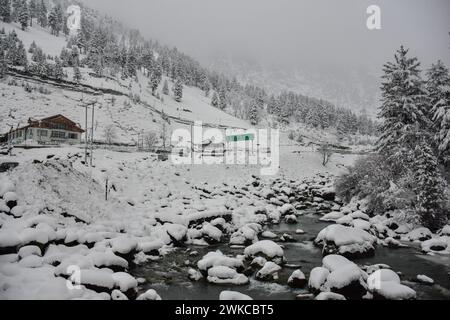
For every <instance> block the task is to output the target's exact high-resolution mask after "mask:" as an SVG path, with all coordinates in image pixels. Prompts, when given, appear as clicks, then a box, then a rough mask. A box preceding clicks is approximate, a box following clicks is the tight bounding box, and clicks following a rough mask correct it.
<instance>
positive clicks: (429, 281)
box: [417, 274, 434, 285]
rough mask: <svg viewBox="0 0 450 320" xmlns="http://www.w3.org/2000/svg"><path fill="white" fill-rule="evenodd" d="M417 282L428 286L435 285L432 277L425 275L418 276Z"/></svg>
mask: <svg viewBox="0 0 450 320" xmlns="http://www.w3.org/2000/svg"><path fill="white" fill-rule="evenodd" d="M417 281H419V282H420V283H423V284H428V285H433V284H434V280H433V279H431V278H430V277H428V276H426V275H423V274H419V275H417Z"/></svg>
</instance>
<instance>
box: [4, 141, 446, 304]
mask: <svg viewBox="0 0 450 320" xmlns="http://www.w3.org/2000/svg"><path fill="white" fill-rule="evenodd" d="M15 153H16V156H15V157H12V158H7V160H11V161H17V162H19V163H20V165H19V167H18V168H16V169H15V170H13V171H11V172H8V173H2V174H0V197H2V199H1V200H0V212H1V213H0V217H1V219H0V226H1V229H0V254H1V255H0V298H2V299H39V298H48V299H73V298H81V299H93V298H98V299H110V298H114V299H116V298H117V299H119V298H125V297H128V298H136V297H138V296H140V294H144V295H143V296H140V297H141V298H147V299H156V298H158V297H159V296H158V295H157V294H156V293H155V292H153V291H149V292H147V294H145V292H146V290H147V289H148V290H151V289H152V288H156V287H155V286H154V284H153V283H151V282H149V281H151V279H152V277H151V276H148V275H144V274H143V273H142V272H141V271H142V269H141V271H139V268H142V267H145V266H150V265H152V263H154V262H153V261H158V260H161V259H162V260H166V259H170V257H171V256H172V254H173V253H171V252H173V250H175V248H177V247H185V246H187V249H189V251H188V255H189V256H190V257H192V258H191V259H186V260H190V261H185V264H184V266H179V268H181V269H180V272H185V276H186V281H189V280H188V276H189V277H190V278H191V279H192V280H195V281H199V282H198V283H212V284H213V285H220V284H221V285H224V284H226V285H230V284H232V285H233V286H234V285H249V286H250V287H252V286H253V287H258V286H261V287H264V286H269V287H270V286H281V287H283V286H284V285H285V284H287V279H285V277H286V270H291V268H293V267H295V266H292V262H291V261H290V260H289V259H286V255H287V252H295V251H296V249H295V246H296V245H298V246H300V247H302V246H303V248H304V247H309V248H310V249H311V250H310V252H311V256H314V257H315V258H314V259H312V260H313V261H314V263H315V264H316V265H315V267H320V266H321V264H322V262H321V261H320V260H321V259H322V257H321V256H322V254H321V252H320V250H319V249H323V250H324V251H325V252H326V253H329V254H342V255H346V256H348V257H350V258H360V257H366V256H371V255H373V254H374V252H376V250H377V247H379V246H386V247H393V246H394V247H395V246H398V244H402V243H403V242H402V243H400V242H398V240H401V238H402V237H403V238H404V239H403V240H413V241H424V240H428V239H430V238H431V237H432V238H433V239H434V240H433V241H440V243H441V244H442V243H447V244H448V235H447V233H446V232H447V231H446V230H444V231H443V232H444V233H443V234H441V235H440V236H439V237H438V236H434V235H431V234H428V233H427V232H426V230H418V231H417V230H416V231H414V232H412V233H407V232H408V231H410V230H405V229H404V228H401V230H398V231H399V232H396V231H394V230H392V229H395V228H394V227H393V225H392V223H391V222H392V221H390V220H389V219H386V218H380V217H377V218H369V217H368V216H367V215H365V214H364V208H363V206H362V205H361V204H360V203H353V204H352V205H350V206H342V203H341V202H340V201H339V199H336V198H335V195H334V192H333V188H332V182H333V181H332V178H331V176H329V174H339V173H341V172H343V171H344V170H345V165H349V164H351V163H352V161H353V159H354V156H352V155H335V156H333V158H332V161H331V163H330V164H329V165H328V168H327V169H326V170H324V168H323V167H322V165H321V164H320V161H319V157H320V156H319V155H317V154H313V153H303V154H295V153H291V151H289V152H285V154H283V156H282V157H281V169H280V174H279V175H278V176H276V177H271V178H264V179H260V178H258V177H257V176H255V174H256V173H257V172H258V171H259V170H258V168H257V167H244V166H230V167H225V166H206V167H205V166H174V165H172V164H171V163H170V162H158V161H156V160H155V159H154V157H152V156H151V155H148V154H144V153H118V152H110V151H106V150H98V151H97V152H96V153H95V156H96V158H95V167H94V168H90V167H86V166H84V165H83V164H82V160H83V150H81V149H77V148H60V149H42V150H41V149H39V150H16V151H15ZM326 171H328V173H327V172H326ZM318 173H321V175H319V176H318V175H317V174H318ZM107 179H108V186H109V188H110V194H109V198H108V200H105V184H106V180H107ZM311 215H313V217H314V218H313V219H314V220H317V221H318V220H319V218H322V219H324V220H327V221H331V222H334V221H336V222H337V224H332V225H331V226H328V227H327V228H326V229H324V230H322V231H321V232H320V233H319V231H320V230H315V229H312V230H311V229H310V230H300V229H304V228H305V226H304V225H302V219H303V217H304V216H311ZM280 222H282V225H291V226H293V228H295V231H296V232H294V230H291V232H275V233H273V232H271V231H275V230H276V228H277V225H278V224H279V223H280ZM298 222H300V223H299V224H298ZM321 223H322V225H321V229H323V228H325V227H326V226H327V225H328V223H327V224H326V225H324V224H323V222H321ZM397 227H398V226H397ZM402 227H403V226H402ZM297 229H298V230H297ZM341 229H342V230H341ZM269 231H270V232H269ZM305 231H306V234H304V232H305ZM400 231H401V232H400ZM317 236H318V237H317ZM312 240H315V241H314V243H315V246H314V244H313V241H312ZM294 241H295V242H294ZM446 241H447V242H446ZM427 243H429V242H425V244H423V245H424V246H426V244H427ZM218 245H219V246H227V247H229V248H230V249H231V250H233V251H232V252H233V254H232V255H228V254H229V252H225V250H222V251H223V252H221V253H219V252H216V250H213V248H211V250H208V248H209V246H213V247H217V246H218ZM199 246H200V247H199ZM196 248H197V250H196ZM199 248H201V250H200V249H199ZM286 248H288V249H287V251H286ZM318 248H319V249H318ZM428 248H429V249H430V250H434V249H440V248H437V247H436V246H433V244H431V243H430V246H428ZM447 249H448V247H446V248H444V250H447ZM176 250H177V251H179V250H186V247H185V248H184V249H176ZM386 250H388V249H386ZM195 251H202V252H204V254H202V255H200V254H198V253H196V252H195ZM211 252H216V253H215V254H213V253H211ZM417 253H419V252H418V251H417ZM305 259H309V258H308V257H305ZM169 261H170V260H169ZM370 262H371V263H372V262H373V261H370ZM376 263H377V264H378V263H384V262H383V261H377V262H376ZM323 264H324V267H325V269H327V270H328V272H329V273H330V275H329V276H330V279H328V280H329V281H330V282H329V283H328V280H327V279H325V280H327V281H325V282H324V283H322V284H321V285H320V286H319V287H320V288H317V289H318V291H325V292H329V291H333V292H335V293H337V292H340V293H344V295H345V292H346V291H345V290H344V291H342V290H341V289H342V288H343V287H345V285H352V286H354V283H353V282H354V281H353V280H355V281H356V280H357V281H359V282H360V284H361V286H359V287H358V288H357V292H359V293H363V294H361V295H359V294H358V297H362V296H364V297H369V298H370V297H373V296H374V295H375V296H376V295H378V297H380V296H382V295H383V294H384V295H385V297H388V298H398V297H406V298H412V297H415V296H416V294H414V295H413V294H412V291H410V290H411V289H406V288H405V287H403V286H404V283H403V284H400V283H397V282H398V281H397V280H395V281H397V282H396V283H397V284H395V285H393V286H388V289H390V290H391V291H388V292H387V293H386V292H384V291H383V292H382V293H380V292H374V290H373V288H372V289H371V288H370V283H368V278H369V275H370V274H371V272H375V271H376V269H379V268H380V266H378V267H372V268H371V269H367V265H366V266H363V265H359V264H358V266H356V265H355V267H352V268H353V269H352V270H349V271H348V272H347V271H345V270H344V271H342V272H340V273H333V272H334V271H335V270H330V269H329V268H327V267H326V265H327V264H326V262H325V261H324V262H323ZM373 264H375V262H374V263H373ZM352 266H353V265H352ZM297 267H298V268H300V267H302V263H301V261H300V263H299V264H298V266H297ZM384 267H385V266H384ZM384 267H383V268H384ZM74 268H75V269H74ZM77 268H78V269H77ZM311 269H312V268H311ZM311 269H303V268H302V271H303V272H302V273H305V274H306V278H307V279H309V282H310V287H311V279H310V275H309V272H310V271H311ZM349 269H351V268H350V267H349ZM356 270H358V271H356ZM74 271H75V274H73V272H74ZM78 271H79V274H78V275H79V276H80V277H79V279H80V280H81V283H80V284H81V286H80V288H79V289H75V290H73V289H71V287H70V286H69V287H68V286H67V282H66V279H67V278H68V277H69V276H70V275H73V276H72V279H75V280H76V279H77V278H76V276H77V272H78ZM291 271H292V272H294V271H295V270H294V269H292V270H291ZM395 271H402V270H395ZM292 272H291V273H292ZM300 272H301V271H297V273H296V275H299V274H300ZM323 273H325V271H323ZM356 273H358V274H359V275H360V277H359V278H358V279H356V278H355V279H353V278H352V277H353V275H352V274H356ZM300 275H301V274H300ZM256 278H259V280H257V279H256ZM327 278H328V276H327ZM280 279H282V281H283V284H282V283H280ZM307 279H305V280H307ZM352 279H353V280H352ZM421 279H425V278H421ZM403 280H408V279H402V281H403ZM409 280H410V279H409ZM300 282H302V281H300ZM304 282H305V281H304ZM313 282H314V281H313ZM297 283H298V282H297ZM305 283H306V282H305ZM327 283H328V284H329V285H327ZM331 284H334V286H333V285H331ZM155 285H156V284H155ZM440 285H441V286H443V287H445V286H446V285H447V284H440ZM313 287H314V286H313ZM392 287H393V289H392ZM228 288H229V287H228ZM305 288H306V286H305ZM334 288H337V289H334ZM299 289H301V288H297V289H293V291H292V292H297V293H298V290H299ZM353 289H354V288H353ZM388 289H386V290H388ZM400 289H401V290H400ZM236 290H239V289H238V288H237V289H236ZM283 290H284V289H283ZM363 290H365V292H362V291H363ZM392 290H393V291H395V293H398V292H400V293H399V295H398V296H395V297H393V296H392V294H393V293H392ZM311 291H313V293H315V294H317V293H318V292H317V291H315V290H311ZM301 292H302V291H300V293H301ZM300 293H299V294H300ZM400 294H404V296H401V295H400ZM418 296H419V297H420V294H419V295H418ZM259 297H260V296H258V297H257V298H259ZM333 297H334V298H336V296H332V295H329V294H328V295H325V296H324V295H322V296H321V297H320V298H333ZM352 297H355V296H354V291H352V292H351V294H350V295H348V296H347V298H352ZM163 298H164V297H163ZM217 298H218V297H217ZM281 298H287V297H286V296H281Z"/></svg>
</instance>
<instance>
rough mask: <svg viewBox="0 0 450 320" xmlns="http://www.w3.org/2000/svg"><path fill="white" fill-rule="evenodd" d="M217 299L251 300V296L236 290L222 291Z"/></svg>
mask: <svg viewBox="0 0 450 320" xmlns="http://www.w3.org/2000/svg"><path fill="white" fill-rule="evenodd" d="M219 300H226V301H240V300H242V301H245V300H253V299H252V298H251V297H249V296H247V295H246V294H242V293H240V292H236V291H222V292H221V293H220V295H219Z"/></svg>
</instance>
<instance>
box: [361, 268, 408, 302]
mask: <svg viewBox="0 0 450 320" xmlns="http://www.w3.org/2000/svg"><path fill="white" fill-rule="evenodd" d="M367 285H368V288H369V290H370V291H371V293H372V294H373V296H374V299H387V300H410V299H415V298H416V292H415V291H414V290H413V289H411V288H409V287H407V286H405V285H402V284H401V283H400V277H399V276H398V274H396V273H395V272H394V271H392V270H389V269H380V270H377V271H375V272H373V273H372V274H371V275H370V276H369V277H368V278H367Z"/></svg>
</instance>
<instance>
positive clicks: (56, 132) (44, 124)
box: [7, 114, 84, 145]
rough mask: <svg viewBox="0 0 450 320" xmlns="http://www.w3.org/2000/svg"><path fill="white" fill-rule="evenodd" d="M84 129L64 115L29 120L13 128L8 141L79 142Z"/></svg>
mask: <svg viewBox="0 0 450 320" xmlns="http://www.w3.org/2000/svg"><path fill="white" fill-rule="evenodd" d="M83 133H84V130H83V129H81V128H80V126H79V125H78V124H76V123H75V122H73V121H72V120H70V119H68V118H66V117H65V116H63V115H60V114H58V115H56V116H52V117H48V118H45V119H41V120H32V119H29V120H28V125H27V126H24V127H19V128H17V129H12V130H11V131H10V132H9V133H8V134H7V136H8V143H11V144H23V143H30V144H31V143H33V142H34V143H37V144H44V145H45V144H50V145H58V144H79V143H81V136H82V134H83Z"/></svg>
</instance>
